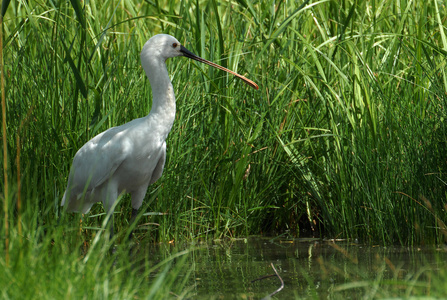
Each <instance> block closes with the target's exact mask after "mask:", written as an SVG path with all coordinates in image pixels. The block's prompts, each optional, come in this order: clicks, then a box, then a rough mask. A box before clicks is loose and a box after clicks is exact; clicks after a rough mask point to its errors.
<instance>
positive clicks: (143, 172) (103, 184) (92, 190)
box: [61, 34, 258, 237]
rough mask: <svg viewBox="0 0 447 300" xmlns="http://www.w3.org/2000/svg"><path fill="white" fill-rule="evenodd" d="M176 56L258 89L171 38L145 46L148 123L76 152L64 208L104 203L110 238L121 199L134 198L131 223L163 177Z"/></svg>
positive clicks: (110, 133)
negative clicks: (171, 65)
mask: <svg viewBox="0 0 447 300" xmlns="http://www.w3.org/2000/svg"><path fill="white" fill-rule="evenodd" d="M177 56H185V57H187V58H191V59H194V60H196V61H199V62H202V63H205V64H208V65H210V66H212V67H215V68H218V69H220V70H223V71H226V72H228V73H231V74H233V75H235V76H237V77H239V78H240V79H242V80H243V81H245V82H246V83H247V84H249V85H250V86H251V87H253V88H255V89H258V85H257V84H256V83H254V82H253V81H251V80H249V79H247V78H245V77H244V76H241V75H239V74H237V73H235V72H233V71H231V70H228V69H226V68H224V67H222V66H220V65H217V64H215V63H213V62H210V61H208V60H205V59H203V58H201V57H199V56H197V55H195V54H193V53H191V52H190V51H188V50H187V49H186V48H185V47H183V46H182V45H181V44H180V42H179V41H178V40H177V39H176V38H174V37H172V36H170V35H167V34H158V35H155V36H153V37H152V38H150V39H149V40H148V41H147V42H146V43H145V45H144V47H143V50H142V51H141V54H140V58H141V64H142V66H143V69H144V71H145V72H146V76H147V77H148V79H149V82H150V84H151V87H152V108H151V111H150V112H149V114H148V115H147V116H145V117H142V118H138V119H135V120H132V121H130V122H128V123H126V124H124V125H121V126H117V127H112V128H109V129H107V130H106V131H104V132H102V133H100V134H98V135H97V136H95V137H94V138H92V139H91V140H89V141H88V142H87V143H85V145H84V146H82V147H81V148H80V149H79V150H78V152H77V153H76V155H75V157H74V158H73V164H72V166H71V169H70V174H69V177H68V182H67V188H66V190H65V193H64V196H63V198H62V202H61V206H64V208H65V209H66V210H67V211H69V212H81V213H84V214H86V213H88V212H89V211H90V209H91V207H92V205H93V204H94V203H96V202H102V204H103V206H104V209H105V211H106V212H107V214H108V215H109V216H110V215H111V222H112V224H111V226H110V236H111V237H112V236H113V209H114V206H115V202H116V201H117V199H118V196H119V195H121V194H122V193H129V194H130V195H131V198H132V217H131V221H130V222H131V223H132V222H133V221H134V219H135V217H136V216H137V214H138V209H139V208H140V207H141V205H142V203H143V199H144V196H145V194H146V191H147V189H148V186H149V185H151V184H153V183H154V182H156V181H157V180H158V179H159V178H160V177H161V175H162V173H163V167H164V165H165V160H166V137H167V136H168V134H169V132H170V131H171V127H172V124H173V123H174V118H175V95H174V89H173V87H172V83H171V80H170V79H169V75H168V71H167V69H166V59H168V58H170V57H177Z"/></svg>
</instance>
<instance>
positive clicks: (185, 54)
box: [180, 46, 259, 89]
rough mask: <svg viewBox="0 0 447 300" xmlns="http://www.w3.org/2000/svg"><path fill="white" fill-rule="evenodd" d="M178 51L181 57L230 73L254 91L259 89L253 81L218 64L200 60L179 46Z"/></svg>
mask: <svg viewBox="0 0 447 300" xmlns="http://www.w3.org/2000/svg"><path fill="white" fill-rule="evenodd" d="M180 51H181V52H182V53H183V56H185V57H188V58H191V59H194V60H197V61H200V62H202V63H205V64H207V65H210V66H212V67H215V68H218V69H220V70H222V71H225V72H228V73H230V74H233V75H234V76H236V77H239V78H240V79H242V80H243V81H245V82H246V83H247V84H248V85H250V86H251V87H253V88H255V89H259V87H258V85H257V84H256V83H254V82H253V81H251V80H250V79H248V78H245V77H244V76H242V75H239V74H238V73H236V72H233V71H231V70H228V69H227V68H224V67H222V66H219V65H218V64H215V63H213V62H210V61H209V60H206V59H203V58H201V57H199V56H197V55H195V54H194V53H192V52H191V51H189V50H188V49H186V48H185V47H183V46H180Z"/></svg>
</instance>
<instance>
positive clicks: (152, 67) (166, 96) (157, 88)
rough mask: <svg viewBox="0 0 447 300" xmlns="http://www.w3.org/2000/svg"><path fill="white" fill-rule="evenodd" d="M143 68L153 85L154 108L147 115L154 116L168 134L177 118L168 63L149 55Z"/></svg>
mask: <svg viewBox="0 0 447 300" xmlns="http://www.w3.org/2000/svg"><path fill="white" fill-rule="evenodd" d="M143 68H144V70H145V72H146V76H147V77H148V78H149V82H150V84H151V87H152V108H151V111H150V113H149V115H148V116H147V117H148V118H149V117H150V118H154V119H155V120H156V121H157V124H158V125H159V126H161V127H163V128H164V129H165V131H166V132H165V135H166V136H167V134H168V133H169V131H170V130H171V127H172V124H173V123H174V119H175V94H174V88H173V87H172V83H171V80H170V79H169V75H168V71H167V69H166V63H165V61H163V60H160V59H154V58H152V59H151V58H150V57H149V58H147V59H146V60H145V61H144V63H143Z"/></svg>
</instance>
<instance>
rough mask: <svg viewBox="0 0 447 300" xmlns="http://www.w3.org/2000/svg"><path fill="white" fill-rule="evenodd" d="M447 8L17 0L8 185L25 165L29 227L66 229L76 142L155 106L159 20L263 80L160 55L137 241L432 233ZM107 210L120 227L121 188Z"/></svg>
mask: <svg viewBox="0 0 447 300" xmlns="http://www.w3.org/2000/svg"><path fill="white" fill-rule="evenodd" d="M445 15H446V8H445V6H443V5H439V3H434V2H428V3H427V2H422V1H398V2H386V1H385V2H383V1H382V2H377V1H374V0H373V1H349V0H344V1H341V2H333V1H325V0H322V1H304V2H300V3H296V2H284V1H280V2H275V1H262V2H259V3H251V2H250V3H249V2H246V1H234V2H231V3H230V2H225V1H224V2H217V1H213V0H210V1H201V2H197V1H182V2H172V1H158V2H157V3H153V4H150V3H143V4H133V3H130V2H119V1H118V2H115V1H105V2H99V1H89V2H86V3H84V2H81V1H70V2H58V3H53V2H50V3H43V2H38V1H35V2H34V1H32V2H30V3H28V2H22V1H17V2H14V3H11V4H10V7H9V9H8V11H7V12H6V15H5V22H4V40H3V41H4V50H3V53H4V58H5V61H6V62H8V63H7V64H6V65H5V66H4V67H5V70H4V74H5V89H4V91H5V99H6V100H7V103H6V108H5V109H3V113H4V114H5V113H6V118H7V120H8V124H7V126H8V131H9V132H18V133H19V134H20V138H18V139H14V138H9V137H8V136H6V134H3V139H4V143H3V144H4V146H5V147H7V152H8V154H9V156H8V157H9V160H8V161H7V162H5V163H4V170H6V168H7V166H8V164H9V166H11V168H10V169H9V170H8V171H5V172H7V177H5V179H3V180H4V182H2V185H3V186H4V187H5V188H4V191H5V192H6V187H7V186H8V185H7V182H6V180H7V178H10V179H11V178H16V176H17V175H20V174H21V180H20V185H21V198H22V200H23V201H22V208H23V212H24V215H26V216H27V218H28V219H25V218H22V221H21V224H22V225H23V231H24V232H26V231H27V230H29V229H30V228H35V227H34V225H36V224H37V225H38V226H44V227H45V230H44V231H43V232H41V233H39V234H44V233H48V230H52V229H51V228H54V227H57V226H60V224H59V225H58V224H57V223H56V220H57V218H58V217H60V216H61V210H60V207H59V203H60V200H61V195H62V194H63V191H64V189H65V186H66V179H67V176H68V171H69V167H70V164H71V160H72V158H73V156H74V154H75V152H76V151H77V149H79V148H80V147H81V146H82V145H83V144H84V143H85V142H86V141H87V140H88V139H90V138H91V137H93V136H94V135H96V134H98V133H99V132H101V131H103V130H105V129H107V128H110V127H112V126H115V125H119V124H123V123H125V122H128V121H130V120H132V119H134V118H137V117H141V116H144V115H146V114H147V113H148V112H149V111H150V107H151V91H150V86H149V83H148V81H147V79H146V78H145V75H144V72H143V71H142V69H141V66H140V62H139V52H140V51H141V48H142V45H143V44H144V42H145V41H146V40H147V39H148V38H149V37H150V36H152V35H154V34H156V33H160V32H165V33H169V34H172V35H174V36H176V37H177V38H178V39H179V40H180V41H181V42H182V43H183V44H184V45H185V46H186V47H187V48H189V49H190V50H191V51H192V52H195V53H197V54H198V55H200V56H202V57H204V58H207V59H210V60H213V61H215V62H217V63H220V64H222V65H224V66H227V67H228V68H230V69H233V70H235V71H237V72H239V73H242V74H246V75H247V76H248V77H250V78H253V79H254V80H255V81H256V82H257V83H258V84H259V86H260V91H259V92H255V91H252V90H250V89H248V88H247V87H246V86H245V85H243V84H242V83H241V82H239V81H237V80H235V79H234V78H232V77H231V76H228V75H226V74H223V73H221V72H220V71H217V70H213V69H212V68H209V67H207V66H204V65H198V64H196V63H194V62H188V61H187V60H185V59H182V58H177V59H172V60H170V61H168V68H169V73H170V74H171V78H172V81H173V84H174V88H175V91H176V96H177V116H176V121H175V124H174V128H173V130H172V132H171V134H170V136H169V137H168V141H167V143H168V159H167V162H166V166H165V171H164V174H163V177H162V178H161V179H160V180H159V181H158V182H157V183H156V184H155V185H153V186H152V187H150V189H149V191H148V194H147V198H146V206H145V207H144V209H143V211H142V212H141V216H140V218H139V220H140V221H139V226H138V227H137V231H136V233H137V238H138V239H140V240H144V239H145V238H147V239H149V240H165V241H167V240H180V239H195V238H201V237H213V238H220V237H234V236H240V235H244V236H245V235H249V234H260V233H261V234H276V233H282V232H284V231H288V232H290V234H292V235H294V236H299V235H321V236H324V237H343V238H353V239H359V240H360V241H364V242H381V243H402V244H412V243H432V242H442V241H443V240H444V236H443V233H442V232H443V230H445V228H442V226H439V224H445V222H446V220H445V214H444V213H443V211H444V209H445V207H444V202H445V182H446V180H445V175H444V174H445V172H446V171H445V170H446V167H447V165H446V164H447V162H446V160H445V159H444V155H445V153H446V143H445V141H446V125H445V119H446V111H445V105H446V94H445V91H446V90H447V79H446V74H445V68H444V67H443V66H444V65H445V57H446V53H447V52H446V49H447V45H446V41H445V28H444V27H443V26H442V21H443V20H444V19H445ZM2 74H3V73H2ZM25 119H26V120H29V121H25V122H24V120H25ZM22 123H23V124H26V125H24V126H23V128H21V129H20V124H22ZM19 129H20V130H19ZM19 155H20V161H19V160H18V159H15V158H17V157H19ZM4 159H6V155H4ZM18 161H19V164H20V166H19V168H18V166H17V162H18ZM18 170H19V171H18ZM18 172H20V173H18ZM10 181H11V180H10ZM12 191H13V192H12V194H11V193H10V195H9V196H8V197H9V198H10V199H11V202H10V203H9V204H7V202H4V203H5V205H6V206H5V207H4V208H3V214H4V215H8V209H10V210H12V211H13V212H14V213H13V214H12V215H13V216H14V217H13V220H12V221H10V224H14V228H13V229H12V230H13V231H15V230H16V229H15V228H16V227H15V226H17V225H16V224H17V219H16V217H15V212H16V211H17V209H16V208H15V207H13V205H14V204H15V203H16V201H17V196H18V192H17V186H16V185H14V187H12ZM5 199H6V198H5ZM422 199H426V200H428V201H429V202H428V203H431V209H428V207H427V205H426V203H427V202H425V201H424V200H422ZM26 212H28V214H26ZM31 212H33V213H31ZM434 212H435V213H434ZM116 215H117V216H116V218H115V219H116V223H117V224H116V227H117V230H118V231H125V230H126V228H127V225H128V224H127V220H128V219H129V215H130V205H129V198H128V197H124V198H123V199H122V201H121V203H120V204H119V205H118V208H117V212H116ZM66 217H67V218H66V220H67V222H71V223H70V224H71V225H67V224H65V223H64V226H68V227H70V226H74V227H77V226H79V216H77V215H68V216H66ZM64 218H65V217H64ZM102 219H103V210H102V207H101V205H97V206H95V207H94V209H93V211H92V213H91V214H90V215H89V216H86V217H84V219H83V223H82V224H83V228H90V229H89V230H87V231H86V233H85V236H84V238H85V239H86V241H87V242H88V243H91V241H92V240H93V236H94V235H95V232H96V231H97V230H101V229H100V227H101V224H102ZM439 220H440V221H441V222H439ZM3 226H7V224H5V225H3ZM7 231H8V230H6V228H4V229H2V232H7ZM24 234H25V235H26V233H24Z"/></svg>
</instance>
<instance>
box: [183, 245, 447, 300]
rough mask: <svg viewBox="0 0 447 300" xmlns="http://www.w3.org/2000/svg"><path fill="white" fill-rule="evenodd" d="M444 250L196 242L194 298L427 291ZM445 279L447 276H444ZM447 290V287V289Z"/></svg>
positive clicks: (363, 295)
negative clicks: (275, 274) (204, 243)
mask: <svg viewBox="0 0 447 300" xmlns="http://www.w3.org/2000/svg"><path fill="white" fill-rule="evenodd" d="M446 262H447V253H446V251H445V250H444V249H436V248H435V247H427V248H402V247H383V246H377V247H374V246H364V245H357V244H352V243H347V242H335V243H334V242H329V241H321V240H300V239H297V240H280V239H275V240H269V239H266V238H249V239H244V240H237V241H231V242H228V241H225V242H214V243H213V244H207V245H201V246H198V249H195V250H193V251H192V252H191V253H190V254H189V257H188V263H187V264H186V265H187V266H188V268H190V269H188V270H185V274H186V273H188V272H190V279H189V282H188V285H187V288H188V289H189V293H188V296H189V298H191V299H262V298H263V297H266V296H268V295H269V294H271V293H273V292H274V291H275V290H277V289H278V288H279V287H280V286H281V283H280V280H279V278H278V277H276V276H275V277H269V278H267V279H263V280H258V281H255V282H252V281H253V280H255V279H257V278H260V277H263V276H266V275H270V274H274V270H273V269H272V266H271V264H273V266H274V267H275V268H276V270H277V272H278V274H279V276H280V277H281V278H282V279H283V281H284V288H283V289H282V290H281V291H280V292H278V293H277V294H276V295H275V296H274V297H273V298H274V299H309V298H310V299H360V298H367V299H374V298H387V297H401V296H406V295H407V296H408V295H426V294H430V293H431V292H432V285H433V284H435V282H436V280H434V277H435V276H436V274H437V273H438V272H439V270H445V269H446ZM444 279H446V277H444ZM446 293H447V291H446Z"/></svg>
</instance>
